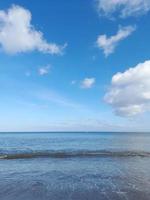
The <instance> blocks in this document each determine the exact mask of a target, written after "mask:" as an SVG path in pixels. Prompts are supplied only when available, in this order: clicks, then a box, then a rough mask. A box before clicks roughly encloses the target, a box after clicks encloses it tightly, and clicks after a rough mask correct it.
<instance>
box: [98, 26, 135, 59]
mask: <svg viewBox="0 0 150 200" xmlns="http://www.w3.org/2000/svg"><path fill="white" fill-rule="evenodd" d="M135 29H136V27H135V26H125V27H120V28H119V30H118V32H117V34H116V35H113V36H111V37H107V35H99V36H98V39H97V42H96V43H97V46H98V47H99V48H101V49H102V50H103V51H104V54H105V56H106V57H107V56H108V55H110V54H111V53H113V52H114V50H115V48H116V46H117V45H118V43H119V42H120V41H121V40H123V39H125V38H127V37H128V36H129V35H131V33H132V32H133V31H135Z"/></svg>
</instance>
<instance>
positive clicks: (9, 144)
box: [0, 133, 150, 200]
mask: <svg viewBox="0 0 150 200" xmlns="http://www.w3.org/2000/svg"><path fill="white" fill-rule="evenodd" d="M149 155H150V134H148V133H7V134H6V133H3V134H2V133H1V134H0V158H1V159H0V199H2V200H35V199H37V200H60V199H62V200H72V199H75V200H84V199H86V200H94V199H95V200H101V199H102V200H103V199H104V200H105V199H106V200H107V199H110V200H123V199H125V200H126V199H129V200H134V199H135V200H137V199H139V200H149V199H150V198H149V196H150V171H149V167H150V156H149Z"/></svg>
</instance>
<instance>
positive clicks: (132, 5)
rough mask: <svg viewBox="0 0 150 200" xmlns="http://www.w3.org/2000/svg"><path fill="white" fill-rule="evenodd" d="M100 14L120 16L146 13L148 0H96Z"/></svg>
mask: <svg viewBox="0 0 150 200" xmlns="http://www.w3.org/2000/svg"><path fill="white" fill-rule="evenodd" d="M97 8H98V12H99V13H100V15H104V16H107V17H110V16H111V17H112V16H113V15H115V16H117V15H119V17H122V18H126V17H129V16H139V15H143V14H146V13H147V12H148V11H149V10H150V0H97Z"/></svg>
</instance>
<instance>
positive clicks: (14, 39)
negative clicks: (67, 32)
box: [0, 5, 66, 54]
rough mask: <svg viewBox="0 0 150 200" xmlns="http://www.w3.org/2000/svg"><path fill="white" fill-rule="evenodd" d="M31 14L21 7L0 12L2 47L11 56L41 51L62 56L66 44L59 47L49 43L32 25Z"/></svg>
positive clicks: (14, 6) (0, 43) (0, 44)
mask: <svg viewBox="0 0 150 200" xmlns="http://www.w3.org/2000/svg"><path fill="white" fill-rule="evenodd" d="M31 18H32V15H31V12H30V11H29V10H27V9H25V8H23V7H21V6H17V5H13V6H12V7H11V8H9V9H8V11H4V10H0V46H1V48H2V49H3V50H4V51H5V52H6V53H9V54H16V53H20V52H27V51H34V50H37V51H40V52H42V53H49V54H61V53H62V51H63V49H64V48H65V46H66V44H65V45H63V46H59V45H57V44H55V43H48V42H47V41H46V40H45V39H44V37H43V33H42V32H40V31H37V30H36V29H35V27H34V26H33V25H32V24H31Z"/></svg>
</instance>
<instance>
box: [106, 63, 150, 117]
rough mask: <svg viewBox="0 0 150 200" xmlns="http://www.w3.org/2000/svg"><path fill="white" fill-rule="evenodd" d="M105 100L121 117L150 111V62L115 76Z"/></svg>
mask: <svg viewBox="0 0 150 200" xmlns="http://www.w3.org/2000/svg"><path fill="white" fill-rule="evenodd" d="M104 99H105V101H106V102H107V103H108V104H110V105H111V106H112V107H113V108H114V111H115V113H116V114H117V115H120V116H125V117H128V116H134V115H137V114H140V113H143V112H146V111H150V60H148V61H145V62H144V63H140V64H138V65H137V66H135V67H133V68H130V69H128V70H127V71H125V72H124V73H120V72H119V73H117V74H115V75H114V76H113V77H112V83H111V86H110V91H108V93H107V94H106V95H105V98H104Z"/></svg>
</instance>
